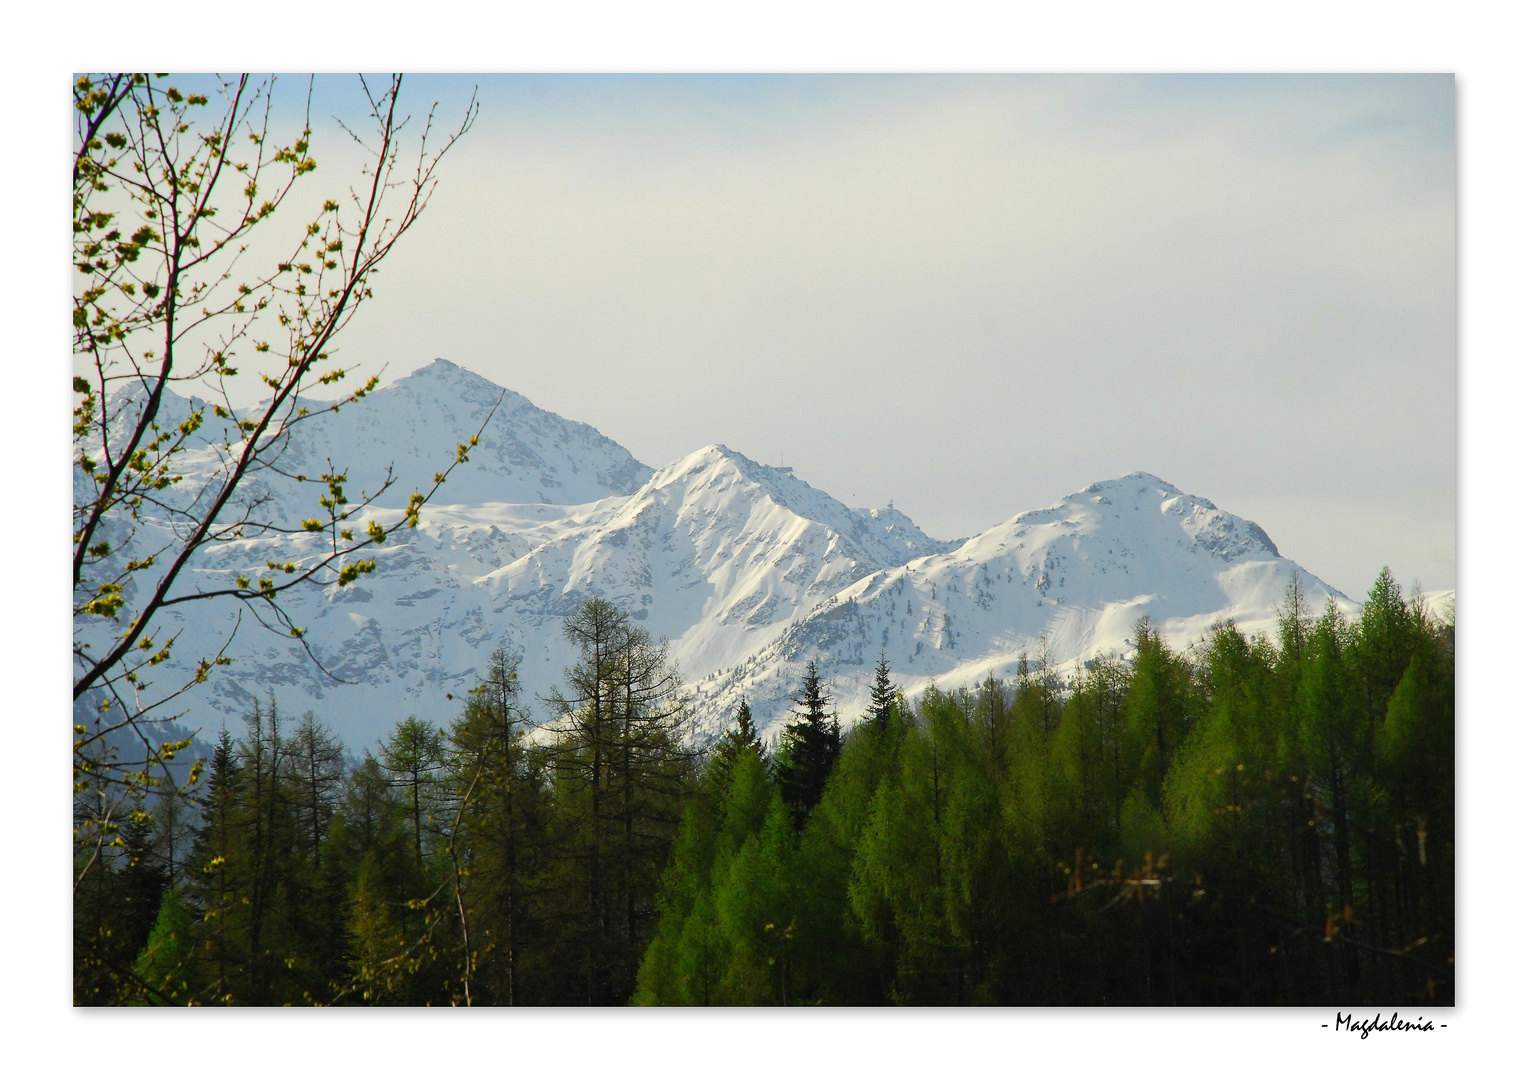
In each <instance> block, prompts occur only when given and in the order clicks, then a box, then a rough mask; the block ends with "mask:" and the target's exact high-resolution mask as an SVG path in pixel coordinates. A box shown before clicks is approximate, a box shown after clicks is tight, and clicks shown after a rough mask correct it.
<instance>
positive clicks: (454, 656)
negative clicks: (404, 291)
mask: <svg viewBox="0 0 1528 1080" xmlns="http://www.w3.org/2000/svg"><path fill="white" fill-rule="evenodd" d="M140 393H141V391H140ZM132 394H133V391H131V390H122V391H119V396H118V397H116V398H114V401H116V402H117V403H118V404H121V403H123V402H124V401H125V400H129V399H130V398H131V397H132ZM499 394H500V388H499V387H497V386H495V385H494V384H493V383H491V382H489V381H488V380H486V379H483V378H481V377H480V376H477V375H475V374H472V373H471V372H468V371H465V370H463V369H461V368H459V367H457V366H456V365H454V364H451V363H448V362H446V361H443V360H437V361H436V362H434V363H433V364H430V365H428V366H426V367H424V368H421V369H419V370H418V371H415V372H413V373H412V374H410V375H408V376H406V377H404V378H402V379H399V380H397V381H396V382H393V383H391V384H389V385H388V386H385V387H383V388H381V389H379V390H377V391H374V392H373V393H372V394H370V395H368V396H367V398H366V399H365V400H363V401H361V402H358V403H356V404H354V405H350V406H347V407H346V408H344V409H342V410H340V411H339V412H337V413H333V414H328V415H322V416H319V415H315V416H313V417H312V418H311V419H307V420H304V421H302V422H301V423H299V424H296V425H294V426H293V430H292V433H291V435H290V438H289V441H288V444H287V446H286V448H285V450H284V452H283V455H282V460H281V464H282V468H283V471H285V472H287V473H298V472H308V473H311V474H317V473H319V472H324V471H328V466H327V464H326V459H328V460H332V461H333V463H334V467H335V468H337V469H343V470H345V471H346V472H347V473H348V475H349V480H348V481H347V484H346V487H347V490H348V492H349V493H350V494H351V496H352V499H354V498H355V497H356V495H357V493H358V492H359V491H361V490H362V489H364V488H369V487H375V486H376V484H377V483H378V482H379V481H380V478H381V476H382V475H383V473H384V471H385V469H386V467H387V465H388V463H389V462H393V463H396V469H395V476H397V477H398V483H397V485H396V486H395V487H394V488H393V489H392V490H390V491H389V492H388V493H387V494H386V495H385V496H384V497H383V498H382V500H381V505H382V506H384V507H387V506H392V507H399V506H401V505H402V504H403V503H404V502H405V501H406V499H407V495H408V493H409V492H411V491H413V490H414V489H415V487H416V486H418V487H421V488H424V487H427V485H428V484H429V482H430V479H431V477H432V476H433V474H434V472H435V471H437V470H440V469H443V468H444V467H445V465H446V464H447V463H449V462H450V461H451V460H452V458H453V457H454V455H455V447H456V445H457V444H458V443H459V442H463V441H465V440H467V439H468V438H470V437H471V435H472V434H473V433H474V432H475V431H476V430H477V428H478V427H479V425H481V424H482V422H483V419H484V417H486V416H487V415H488V409H489V408H490V407H492V405H493V404H494V402H495V401H496V400H498V398H499ZM193 402H194V399H190V400H188V399H185V398H182V397H179V396H178V395H173V394H171V395H169V396H167V398H166V400H165V402H164V405H163V408H162V411H161V414H160V415H161V418H162V423H161V427H164V426H166V423H167V422H179V421H180V420H182V419H184V418H185V417H186V416H187V415H188V414H189V411H190V409H191V407H192V405H193ZM222 423H223V422H222V421H218V420H216V419H214V418H213V417H212V416H211V414H210V411H209V413H208V419H207V421H206V425H205V427H204V428H203V430H202V432H199V433H198V435H197V436H196V438H195V439H194V440H193V442H192V449H190V450H188V451H187V452H186V453H184V454H182V455H180V457H179V458H178V460H177V462H176V465H177V471H179V472H181V473H182V474H184V475H185V476H186V480H185V481H184V482H183V484H181V485H178V486H177V487H175V488H171V489H169V492H168V493H167V494H168V496H169V497H170V498H171V499H174V497H175V496H176V495H179V496H181V497H180V499H179V500H177V504H178V505H182V506H183V505H184V504H185V503H186V501H187V500H188V499H189V497H190V496H191V495H192V494H193V493H194V492H196V491H197V490H199V489H200V488H201V486H202V482H203V481H205V480H206V479H208V478H210V477H213V476H215V474H216V472H217V470H218V469H220V468H221V467H222V462H221V458H220V456H219V454H218V452H217V451H216V449H215V447H214V446H213V445H211V444H210V443H209V442H208V441H206V439H205V438H204V437H205V436H210V437H214V438H215V437H216V436H218V435H220V434H221V425H222ZM651 473H652V470H651V469H650V468H648V467H647V466H645V465H642V464H641V463H640V462H638V461H637V460H636V459H635V458H633V457H632V456H631V455H630V454H629V453H628V452H627V451H626V450H625V449H624V448H622V447H621V446H619V445H618V444H616V443H615V442H613V441H612V440H610V439H607V438H605V436H603V435H601V434H600V433H599V432H597V431H595V430H594V429H593V428H592V427H589V426H588V425H587V424H580V423H576V422H573V421H568V420H564V419H563V418H562V417H559V416H556V415H555V414H553V413H549V412H545V411H543V410H541V409H538V408H536V407H535V406H533V405H531V404H530V402H528V401H526V399H525V398H523V397H521V396H519V395H518V394H514V393H507V392H506V393H505V394H504V400H503V403H502V404H501V405H500V406H499V409H498V411H497V412H496V413H495V414H494V417H493V419H492V421H491V422H490V423H489V425H488V427H487V428H486V429H485V430H484V432H483V434H482V437H481V442H480V443H479V445H478V446H477V447H475V448H474V449H473V451H472V453H471V456H470V460H469V461H468V462H467V463H466V464H463V465H460V466H458V467H457V469H456V470H455V471H454V472H453V473H452V474H451V477H450V479H449V480H448V481H447V482H446V484H444V485H443V486H442V488H441V490H440V491H439V492H437V493H436V495H435V500H434V502H433V503H432V504H430V506H429V507H428V508H427V511H426V514H425V516H424V518H423V520H422V522H421V528H420V529H419V530H418V532H417V533H413V534H397V541H398V542H397V543H396V544H390V545H388V546H387V547H384V548H379V549H375V554H376V555H377V556H379V558H378V571H377V573H376V574H374V575H371V576H369V577H366V578H363V579H362V580H360V581H358V582H357V583H356V584H355V585H354V586H352V587H350V588H347V589H345V590H342V591H337V590H332V589H331V590H324V589H319V588H317V587H311V588H310V587H300V588H299V589H296V590H293V591H292V592H290V593H287V594H285V595H284V600H283V603H284V606H285V607H287V608H288V610H289V614H290V615H291V616H292V618H293V621H294V622H295V623H296V624H297V625H299V626H302V627H304V628H305V629H307V630H309V631H311V634H310V637H309V638H308V641H309V643H310V647H311V648H312V649H313V651H314V653H315V654H316V655H317V656H318V657H319V659H320V660H321V661H322V663H323V664H324V666H325V667H326V668H328V669H329V670H330V671H331V672H333V673H334V674H335V675H337V676H339V677H340V678H341V679H345V680H348V681H349V682H350V683H352V684H353V685H343V684H337V683H335V682H334V681H333V680H331V679H329V678H328V677H327V676H325V675H324V674H323V673H322V672H321V671H319V670H318V669H317V668H316V667H315V665H314V664H313V663H312V661H311V660H309V659H308V658H307V657H306V656H305V655H304V654H303V652H302V650H301V648H300V647H297V646H296V644H295V643H294V642H292V641H291V639H290V638H284V637H282V636H278V635H273V634H268V633H264V632H262V631H261V630H260V629H259V628H258V627H257V626H256V625H255V623H254V618H253V616H252V613H251V612H249V611H248V610H245V611H243V612H241V611H240V609H239V608H237V607H236V606H235V605H232V604H229V603H225V602H222V601H198V602H196V603H193V604H184V605H179V606H177V607H173V608H168V609H166V612H165V618H164V619H163V620H162V624H163V631H164V632H163V633H162V634H161V635H160V639H161V640H163V639H164V638H165V637H168V636H169V635H171V634H174V633H176V632H179V633H180V638H179V640H178V641H177V644H176V647H175V649H174V651H173V653H172V659H171V661H170V662H169V663H168V664H165V665H163V666H161V667H159V668H157V669H156V670H155V671H154V672H152V673H151V674H152V677H153V681H154V683H155V684H156V685H155V687H153V688H152V690H151V692H150V693H149V694H147V695H146V696H145V698H144V700H147V701H152V700H154V698H155V696H156V694H155V693H154V692H153V691H157V692H159V693H163V692H164V691H165V690H167V689H169V688H170V687H172V686H176V685H178V683H179V682H180V681H183V680H184V679H185V678H186V677H188V676H189V673H190V672H192V671H194V669H195V664H196V661H197V660H198V659H199V658H201V657H203V656H210V655H212V654H214V653H215V652H216V650H217V648H218V646H219V645H220V644H221V643H222V642H224V641H225V640H227V639H228V638H229V636H230V634H232V633H233V632H234V630H235V627H236V626H237V628H238V636H237V638H236V641H235V644H234V647H233V648H232V649H231V650H230V654H231V655H232V656H234V657H235V658H236V662H235V663H234V664H233V665H232V666H230V667H228V668H223V669H219V671H218V676H219V677H218V678H214V679H212V680H210V681H209V682H208V683H206V684H204V685H202V686H200V687H197V688H196V690H195V691H194V692H193V693H191V694H189V695H187V696H186V697H185V698H183V699H181V701H179V702H177V703H176V708H177V709H179V708H186V709H189V712H188V713H187V717H186V721H187V722H188V723H193V724H195V723H202V724H203V725H204V726H205V725H206V724H207V723H211V724H212V727H213V730H215V729H216V727H217V726H218V725H219V724H221V723H223V722H232V723H234V724H235V725H236V724H237V722H238V717H239V716H240V715H241V714H242V713H243V712H244V711H246V710H247V708H248V702H249V700H250V697H251V695H260V696H263V695H264V694H265V692H266V691H267V690H268V689H269V690H274V691H275V693H276V694H277V696H278V699H279V700H283V701H286V702H287V703H288V704H289V705H290V706H291V708H289V709H288V711H289V712H291V711H292V710H293V709H295V711H297V712H301V711H302V710H303V709H305V708H308V707H314V708H316V709H318V711H319V712H321V713H322V714H323V715H324V716H325V718H326V719H328V720H330V722H331V723H332V724H333V726H334V727H335V729H336V730H337V731H339V732H340V733H341V734H342V735H343V736H345V737H346V738H347V739H350V738H354V739H356V740H359V742H365V741H370V740H371V739H372V738H373V737H374V736H375V734H376V733H377V732H379V731H383V730H386V729H387V728H390V727H391V725H392V723H393V722H395V721H396V719H398V718H399V716H395V715H394V714H395V713H398V710H399V709H400V708H403V709H404V710H405V711H406V710H407V709H408V708H410V707H412V704H413V703H414V702H411V701H410V695H412V697H413V699H415V702H422V701H423V700H424V697H422V696H421V695H424V696H428V695H429V694H430V693H432V688H433V687H435V686H436V685H440V686H443V687H446V689H442V690H441V694H440V698H441V701H442V702H444V701H445V698H444V694H445V693H446V692H448V690H449V688H450V687H455V688H456V689H459V690H465V689H467V688H469V687H470V686H471V685H473V684H474V683H475V681H476V674H475V672H476V671H477V669H478V667H479V666H480V665H481V663H482V661H483V660H484V659H485V658H486V655H487V651H489V650H491V648H492V645H491V644H489V645H486V646H483V648H479V647H478V646H480V645H483V643H484V642H488V641H490V639H491V638H494V637H495V631H494V629H493V628H491V627H490V626H489V625H488V623H487V620H486V617H485V616H484V615H483V614H482V612H481V610H480V606H474V605H472V604H471V603H463V602H462V598H461V597H459V596H458V595H457V594H458V592H459V591H460V590H461V589H463V588H467V589H469V590H470V588H471V582H472V581H473V580H475V579H476V578H478V577H481V576H482V575H484V574H486V573H489V572H491V571H492V570H495V569H497V568H498V567H501V566H503V565H505V564H506V563H509V562H513V561H514V560H515V559H517V558H519V557H521V556H523V555H525V554H526V553H527V552H528V551H530V550H531V549H533V548H534V547H536V546H537V545H538V544H541V543H544V542H546V541H547V540H548V539H550V538H552V537H553V536H556V535H559V533H560V532H561V531H562V530H563V529H566V528H575V527H582V526H584V525H586V524H587V523H588V521H589V520H590V519H591V517H598V516H599V515H600V514H602V513H606V512H608V511H609V510H610V509H611V508H612V507H613V506H614V505H617V504H619V503H620V502H622V501H623V498H622V497H624V496H626V495H629V494H630V493H631V492H632V491H634V490H636V489H637V488H638V487H640V486H641V485H642V483H643V482H644V481H645V480H646V479H647V478H648V477H649V476H650V475H651ZM79 475H80V474H78V473H76V476H77V478H78V476H79ZM76 483H77V486H78V483H79V481H78V479H77V481H76ZM318 494H319V492H317V491H312V490H307V489H305V488H304V487H303V486H302V485H299V484H297V483H296V482H295V481H293V480H291V479H289V478H287V477H283V476H280V475H279V474H276V473H274V472H270V471H267V472H264V473H262V474H259V475H256V476H253V477H251V478H250V480H249V482H248V483H247V484H246V485H245V486H243V487H241V489H240V493H239V496H238V498H237V500H236V501H237V502H238V503H240V504H248V503H249V502H251V501H253V500H257V499H261V498H269V500H270V501H269V503H268V504H267V505H266V506H265V507H263V508H262V513H261V516H262V517H264V518H267V519H270V518H274V519H275V520H277V521H281V520H285V521H288V522H292V521H296V520H298V519H300V518H302V517H305V516H310V515H312V514H314V512H315V509H316V502H317V495H318ZM612 496H614V498H612ZM76 497H77V498H78V497H79V492H77V496H76ZM553 499H560V500H565V502H563V503H555V502H552V501H551V500H553ZM569 504H573V505H569ZM236 512H237V509H236V508H231V509H230V511H229V513H230V514H233V513H236ZM381 516H383V517H385V518H387V519H388V520H394V519H396V513H393V514H390V515H389V514H383V515H381ZM364 521H365V518H364V517H363V518H362V519H361V520H360V522H359V524H360V525H362V527H364ZM173 529H174V525H173V523H172V522H170V521H167V520H160V519H156V518H155V517H154V516H153V511H152V509H151V508H150V509H148V510H146V512H145V514H144V516H143V519H142V520H141V521H140V522H139V523H138V524H137V526H136V535H133V536H129V534H128V531H127V530H126V529H125V528H113V529H111V530H108V532H109V535H103V539H110V540H112V542H113V543H114V545H115V548H116V550H114V552H113V555H112V558H114V559H117V560H119V561H120V560H124V559H127V558H133V557H141V556H142V554H144V553H146V552H149V551H153V550H156V549H157V548H159V547H161V546H162V545H163V544H164V543H166V542H167V541H168V540H169V539H170V537H171V534H172V532H173ZM320 543H321V541H320V540H319V538H318V537H315V536H307V535H298V536H295V537H273V538H262V539H255V538H251V539H243V540H235V541H230V542H227V543H221V544H216V545H211V546H209V547H208V548H206V549H204V550H203V552H202V553H201V556H200V557H199V558H198V559H197V560H196V561H195V562H194V563H193V564H192V566H191V567H190V568H189V571H188V572H187V573H185V574H183V575H182V577H181V579H180V581H179V583H178V585H177V588H176V589H175V590H174V595H181V594H185V593H191V592H196V591H198V590H199V589H201V588H202V587H203V586H204V585H205V586H206V587H212V588H218V587H226V586H227V585H229V584H231V583H232V581H233V579H234V577H235V575H236V574H239V573H245V574H248V576H250V577H251V578H254V577H258V576H264V575H265V574H266V573H268V571H267V570H266V569H265V567H266V562H267V560H270V561H275V562H286V561H288V560H293V561H301V560H302V558H303V556H304V555H305V554H316V553H317V551H318V550H319V548H318V545H319V544H320ZM368 553H371V552H370V550H368ZM139 576H145V575H139ZM147 584H148V582H147V581H142V582H140V581H130V582H129V584H128V587H127V589H126V592H127V596H128V600H129V602H130V603H131V601H132V600H133V599H134V596H135V595H136V591H137V589H138V588H140V587H142V586H144V585H147ZM448 628H449V629H448ZM111 632H112V627H111V626H110V625H109V624H103V623H99V622H97V623H95V624H94V625H87V626H86V627H85V629H84V633H85V634H86V635H87V636H92V635H93V636H95V637H98V638H101V641H100V642H98V643H97V647H98V648H99V647H100V645H102V644H104V640H105V638H104V636H103V635H109V634H110V633H111ZM480 654H481V655H480ZM400 694H402V697H400ZM430 702H431V706H432V708H433V707H434V705H435V703H434V700H433V698H431V699H430ZM359 742H358V743H357V744H359Z"/></svg>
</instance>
